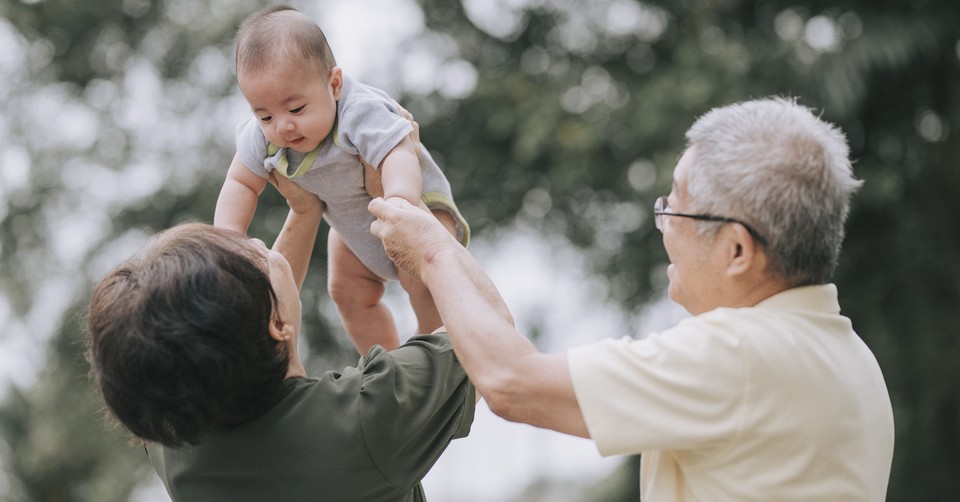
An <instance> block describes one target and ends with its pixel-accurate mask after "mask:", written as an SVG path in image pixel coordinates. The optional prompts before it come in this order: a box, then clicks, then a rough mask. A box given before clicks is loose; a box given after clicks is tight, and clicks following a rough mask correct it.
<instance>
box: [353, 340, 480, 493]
mask: <svg viewBox="0 0 960 502" xmlns="http://www.w3.org/2000/svg"><path fill="white" fill-rule="evenodd" d="M360 367H361V369H362V371H363V384H362V387H361V391H360V421H361V429H362V433H363V437H364V441H365V443H366V446H367V450H368V451H369V452H370V455H371V456H372V457H373V459H374V462H375V463H376V464H377V466H378V467H379V468H380V470H381V472H382V473H383V475H384V477H386V478H387V479H388V480H389V481H390V482H391V483H393V484H394V485H395V486H397V487H398V488H400V489H403V490H406V489H409V488H410V487H412V486H414V485H416V484H417V483H419V482H420V480H422V479H423V477H424V476H425V475H426V473H427V471H429V470H430V468H431V467H432V466H433V464H434V463H435V462H436V461H437V459H438V458H439V457H440V454H441V453H443V451H444V450H445V449H446V447H447V446H448V445H449V444H450V441H451V440H453V439H456V438H460V437H464V436H466V435H467V434H468V433H469V432H470V425H471V423H472V422H473V415H474V407H475V405H476V397H475V396H476V395H475V391H474V388H473V385H471V384H470V381H469V380H468V379H467V376H466V374H465V373H464V371H463V368H462V367H461V366H460V363H459V361H458V360H457V358H456V356H455V355H454V353H453V349H452V347H451V346H450V341H449V340H448V339H447V335H446V334H434V335H419V336H415V337H413V338H411V339H410V340H409V341H408V342H407V343H405V344H404V345H403V346H401V347H400V348H398V349H396V350H393V351H391V352H387V351H385V350H383V349H382V348H381V347H379V346H377V347H374V348H373V349H372V350H371V351H370V353H369V354H367V356H366V357H364V358H363V359H362V360H361V364H360Z"/></svg>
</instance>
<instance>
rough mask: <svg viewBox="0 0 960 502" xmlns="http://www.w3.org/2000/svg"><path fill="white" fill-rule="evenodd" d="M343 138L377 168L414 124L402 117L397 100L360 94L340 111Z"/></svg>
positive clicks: (339, 123) (340, 126)
mask: <svg viewBox="0 0 960 502" xmlns="http://www.w3.org/2000/svg"><path fill="white" fill-rule="evenodd" d="M337 126H338V127H339V128H340V137H341V138H342V141H343V142H344V143H345V145H343V146H344V147H346V148H347V149H348V150H355V151H356V152H357V153H358V154H359V155H360V156H361V157H363V159H364V160H366V161H367V162H368V163H370V165H371V166H373V167H374V168H375V169H379V168H380V163H381V162H383V159H384V158H386V156H387V154H388V153H390V151H391V150H393V148H394V147H395V146H397V145H398V144H399V143H400V141H401V140H403V138H404V137H405V136H406V135H407V134H410V132H411V131H413V125H411V124H410V122H409V121H408V120H407V119H405V118H403V117H401V116H400V115H399V113H398V112H397V110H396V109H395V108H394V106H393V103H391V102H390V101H388V100H387V99H386V98H381V97H379V96H357V97H355V98H353V99H351V101H350V102H349V103H347V104H346V105H345V106H344V107H343V109H342V110H341V111H340V117H338V125H337Z"/></svg>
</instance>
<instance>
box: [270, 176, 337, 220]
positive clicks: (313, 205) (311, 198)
mask: <svg viewBox="0 0 960 502" xmlns="http://www.w3.org/2000/svg"><path fill="white" fill-rule="evenodd" d="M270 184H271V185H273V187H274V188H276V189H277V191H278V192H280V194H281V195H283V197H284V198H285V199H287V205H289V206H290V210H291V211H293V212H294V213H297V214H311V213H314V212H323V209H324V204H323V201H322V200H320V198H319V197H317V195H316V194H314V193H310V192H308V191H306V190H305V189H304V188H303V187H301V186H300V185H298V184H296V183H294V182H292V181H290V180H288V179H287V178H285V177H283V176H277V173H276V172H274V171H271V172H270Z"/></svg>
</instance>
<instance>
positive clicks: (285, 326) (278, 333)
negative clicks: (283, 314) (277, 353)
mask: <svg viewBox="0 0 960 502" xmlns="http://www.w3.org/2000/svg"><path fill="white" fill-rule="evenodd" d="M269 331H270V337H271V338H273V339H274V340H276V341H278V342H286V341H289V340H290V339H291V338H293V334H294V333H293V325H292V324H290V323H288V322H286V321H284V320H283V319H281V318H280V316H274V317H273V319H271V320H270V328H269Z"/></svg>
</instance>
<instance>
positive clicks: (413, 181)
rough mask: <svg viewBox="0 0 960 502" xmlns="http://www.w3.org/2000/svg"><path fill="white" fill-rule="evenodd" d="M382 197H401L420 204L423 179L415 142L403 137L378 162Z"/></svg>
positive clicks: (415, 204)
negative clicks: (381, 160) (380, 161)
mask: <svg viewBox="0 0 960 502" xmlns="http://www.w3.org/2000/svg"><path fill="white" fill-rule="evenodd" d="M380 179H381V181H382V183H383V197H384V198H385V199H389V198H390V197H401V198H403V199H406V200H407V202H409V203H411V204H413V205H414V206H419V205H420V195H421V192H422V191H423V179H422V178H421V176H420V158H419V156H418V155H417V144H416V143H414V141H413V140H411V139H410V137H409V136H407V137H404V138H403V140H402V141H400V143H398V144H397V146H395V147H393V150H390V153H388V154H387V156H386V157H385V158H384V159H383V162H382V163H381V164H380Z"/></svg>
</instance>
